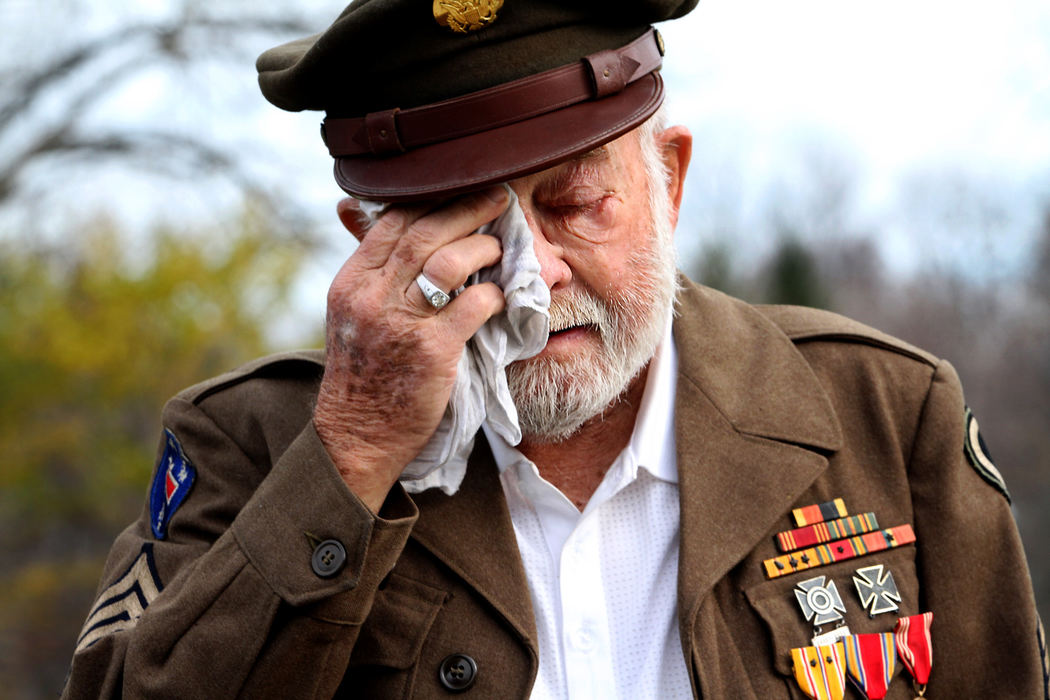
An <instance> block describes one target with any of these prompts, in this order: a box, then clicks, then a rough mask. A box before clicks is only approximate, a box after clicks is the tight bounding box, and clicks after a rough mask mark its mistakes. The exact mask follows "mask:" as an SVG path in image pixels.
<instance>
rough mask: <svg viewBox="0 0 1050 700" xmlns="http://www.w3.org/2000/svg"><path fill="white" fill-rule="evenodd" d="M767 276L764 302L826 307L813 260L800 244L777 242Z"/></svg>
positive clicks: (796, 242) (792, 241)
mask: <svg viewBox="0 0 1050 700" xmlns="http://www.w3.org/2000/svg"><path fill="white" fill-rule="evenodd" d="M767 274H768V286H767V291H766V301H767V302H769V303H771V304H797V305H799V306H812V307H816V308H827V307H828V303H829V298H828V294H827V292H826V291H825V290H824V285H823V284H822V282H821V279H820V271H819V270H818V267H817V259H816V257H815V256H814V255H813V253H811V252H810V250H809V249H808V248H807V247H806V246H805V244H803V243H802V242H801V241H798V240H797V239H795V238H785V239H783V240H781V241H780V244H779V246H778V247H777V250H776V252H775V253H774V255H773V259H772V261H771V262H770V264H769V271H768V273H767Z"/></svg>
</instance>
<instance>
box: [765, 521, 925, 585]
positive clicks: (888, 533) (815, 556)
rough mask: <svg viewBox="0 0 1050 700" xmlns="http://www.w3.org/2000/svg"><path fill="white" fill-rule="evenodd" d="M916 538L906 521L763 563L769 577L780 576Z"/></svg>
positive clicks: (890, 546)
mask: <svg viewBox="0 0 1050 700" xmlns="http://www.w3.org/2000/svg"><path fill="white" fill-rule="evenodd" d="M914 541H915V532H914V531H913V530H912V529H911V525H908V524H907V523H905V524H904V525H898V526H897V527H889V528H885V529H883V530H875V531H874V532H868V533H866V534H863V535H857V536H856V537H850V538H849V539H844V540H835V541H834V542H829V543H828V544H821V545H817V546H816V547H810V548H809V549H803V550H799V551H797V552H792V553H791V554H781V555H780V556H779V557H773V558H772V559H766V560H765V561H763V562H762V565H763V566H764V567H765V569H766V577H768V578H777V577H778V576H784V575H786V574H793V573H795V572H796V571H805V570H806V569H812V568H815V567H818V566H824V565H825V564H833V563H835V562H837V561H845V560H846V559H853V558H854V557H860V556H863V555H865V554H871V553H872V552H880V551H882V550H884V549H892V548H894V547H900V546H902V545H906V544H911V543H912V542H914Z"/></svg>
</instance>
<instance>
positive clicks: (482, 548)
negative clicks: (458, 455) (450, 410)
mask: <svg viewBox="0 0 1050 700" xmlns="http://www.w3.org/2000/svg"><path fill="white" fill-rule="evenodd" d="M412 498H413V500H415V501H416V503H417V504H418V506H419V520H418V521H417V522H416V524H415V527H413V529H412V537H413V538H414V539H415V540H417V541H418V542H419V543H420V544H422V545H423V546H424V547H426V548H427V549H428V550H430V552H431V553H432V554H433V555H434V556H436V557H437V558H438V559H440V560H441V561H442V562H444V563H445V564H446V565H447V566H448V567H449V568H450V569H452V570H453V571H455V572H456V573H457V574H458V575H459V576H460V577H462V578H463V580H464V581H465V582H466V583H468V584H469V585H470V586H472V587H473V588H474V589H475V590H477V591H478V593H480V594H481V595H482V596H484V597H485V598H486V599H487V600H488V601H489V602H490V603H491V604H492V606H493V607H494V608H495V609H496V610H497V611H498V612H499V613H500V614H501V615H502V616H503V617H504V618H505V619H506V620H507V622H508V623H510V625H511V626H512V627H513V628H514V629H515V630H516V631H517V633H518V634H519V635H520V637H521V638H522V641H523V642H524V643H525V644H527V645H529V646H530V647H532V648H533V651H534V652H535V651H536V641H535V640H536V623H535V620H534V618H533V613H532V603H531V598H530V596H529V586H528V582H527V580H526V578H525V569H524V567H523V565H522V563H521V556H520V555H519V554H518V544H517V539H516V537H515V535H514V528H513V526H512V525H511V521H510V513H509V511H508V510H507V503H506V499H504V497H503V487H502V485H501V484H500V481H499V470H498V469H497V467H496V463H495V461H494V460H493V458H492V451H491V450H490V449H489V446H488V443H487V442H486V441H485V436H484V434H483V433H481V432H480V431H479V432H478V434H477V437H476V438H475V445H474V451H473V453H472V454H471V456H470V461H469V465H468V467H467V473H466V476H465V477H464V479H463V483H462V484H461V485H460V488H459V491H458V492H457V493H456V495H455V496H454V497H451V496H446V495H445V494H444V492H442V491H441V490H440V489H428V490H426V491H424V492H422V493H419V494H416V495H413V496H412Z"/></svg>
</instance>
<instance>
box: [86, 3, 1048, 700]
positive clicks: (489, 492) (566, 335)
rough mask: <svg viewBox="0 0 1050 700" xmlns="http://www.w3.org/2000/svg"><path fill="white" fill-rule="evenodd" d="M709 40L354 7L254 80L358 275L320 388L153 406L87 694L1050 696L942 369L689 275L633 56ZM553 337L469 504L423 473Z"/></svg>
mask: <svg viewBox="0 0 1050 700" xmlns="http://www.w3.org/2000/svg"><path fill="white" fill-rule="evenodd" d="M692 4H693V2H690V1H689V0H685V1H684V2H681V1H676V0H652V1H650V2H646V3H643V2H639V3H632V4H628V3H623V4H617V5H609V4H595V3H588V2H584V1H583V0H577V1H575V2H561V3H553V2H552V3H546V2H535V1H533V0H530V1H529V2H528V3H526V2H522V0H507V3H506V4H505V5H502V3H499V2H491V1H482V0H478V1H475V2H451V1H449V2H444V1H442V0H439V1H438V2H435V3H434V4H433V6H432V7H431V5H430V4H429V3H421V2H409V1H408V0H371V1H367V0H366V1H364V2H361V1H358V2H355V3H354V4H352V5H351V6H350V7H348V8H347V9H346V10H345V11H344V13H343V14H342V15H341V16H340V18H339V19H338V20H337V21H336V22H335V23H334V24H333V25H332V27H330V28H329V29H328V30H327V31H326V32H325V33H324V34H322V35H319V36H317V37H311V38H309V39H306V40H303V41H300V42H293V43H292V44H289V45H285V46H282V47H278V48H277V49H274V50H273V51H271V52H268V53H267V54H264V55H263V56H262V57H261V58H260V61H259V69H260V81H261V84H262V87H263V91H264V93H265V94H266V96H267V97H268V98H269V99H270V100H271V101H273V102H274V103H275V104H277V105H278V106H281V107H284V108H288V109H304V108H306V109H323V110H325V111H327V113H328V118H327V119H326V121H325V126H324V137H325V141H326V143H327V145H328V147H329V149H330V151H331V152H332V154H333V155H334V156H335V158H336V178H337V180H338V182H339V184H340V185H341V186H342V187H343V188H344V189H345V190H346V191H348V192H349V193H351V194H353V195H355V197H356V198H357V199H355V200H345V201H344V202H342V203H341V204H340V205H339V215H340V217H341V219H342V221H343V223H344V224H345V225H346V226H347V228H349V229H350V230H351V231H352V232H353V233H354V235H355V236H356V237H357V238H358V240H359V241H360V245H359V246H358V248H357V250H356V251H355V252H354V254H353V255H352V256H351V257H350V258H349V260H347V262H346V264H345V265H344V266H343V268H342V269H341V270H340V272H339V273H338V275H337V276H336V279H335V281H334V282H333V283H332V286H331V290H330V292H329V297H328V335H327V343H326V349H325V352H324V354H323V355H321V354H320V353H296V354H285V355H281V356H278V357H272V358H267V359H264V360H260V361H258V362H255V363H253V364H250V365H248V366H246V367H243V368H241V369H239V370H237V371H235V372H232V373H230V374H228V375H224V376H222V377H218V378H216V379H214V380H211V381H209V382H205V383H203V384H201V385H198V386H196V387H193V388H191V389H189V390H187V391H185V392H183V393H182V394H180V395H179V396H178V397H176V398H175V399H173V400H172V401H171V402H170V403H169V405H168V406H167V408H166V409H165V412H164V418H163V420H164V435H163V438H162V441H161V458H160V461H159V464H158V467H157V470H156V473H155V476H154V482H153V487H152V490H151V494H150V503H149V506H148V508H147V509H146V510H145V511H144V513H143V515H142V517H141V518H140V520H139V521H138V522H136V523H134V524H133V525H132V526H130V527H129V528H128V529H127V530H126V531H125V532H124V533H123V534H121V535H120V537H119V538H118V539H117V542H116V544H115V546H114V548H113V552H112V554H111V556H110V559H109V562H108V563H107V566H106V572H105V573H104V575H103V580H102V584H101V590H100V594H99V597H98V601H97V602H96V604H95V606H94V607H93V609H92V611H91V612H90V615H89V617H88V620H87V622H86V624H85V626H84V631H83V632H82V635H81V638H80V640H79V641H78V645H77V651H76V654H75V656H74V660H73V666H72V671H71V675H70V678H69V680H68V682H67V687H66V696H67V697H99V696H104V697H111V696H117V695H121V694H123V695H126V696H128V697H148V698H154V697H178V698H189V697H208V698H219V697H235V696H236V697H250V698H257V697H279V698H299V697H302V698H328V697H333V696H339V697H353V698H395V697H396V698H406V697H413V698H417V697H418V698H430V697H447V696H449V695H450V694H453V693H464V694H469V695H473V696H474V697H481V698H530V697H531V698H576V699H578V698H613V697H619V698H686V697H700V696H704V697H709V698H719V697H726V698H763V699H766V698H792V697H796V698H797V697H803V694H804V695H808V696H811V697H819V698H825V697H832V698H841V697H843V696H844V693H854V692H856V693H858V695H857V696H858V697H870V698H881V697H890V698H905V697H909V698H910V697H912V696H913V694H914V693H916V692H917V693H918V694H919V695H922V694H924V693H926V692H927V689H928V692H929V695H930V697H934V698H941V697H943V698H948V697H954V698H959V697H989V696H1003V697H1011V698H1013V697H1017V698H1020V697H1025V698H1034V697H1042V694H1043V693H1044V692H1045V666H1044V663H1043V658H1042V655H1041V653H1040V651H1041V649H1040V645H1041V644H1042V631H1041V627H1040V624H1039V621H1038V616H1037V614H1036V610H1035V606H1034V601H1033V596H1032V591H1031V585H1030V582H1029V579H1028V573H1027V568H1026V565H1025V561H1024V555H1023V552H1022V551H1021V546H1020V542H1019V539H1018V536H1017V532H1016V529H1015V527H1014V524H1013V521H1012V518H1011V514H1010V510H1009V503H1008V498H1009V497H1008V494H1007V491H1006V488H1005V485H1004V484H1003V482H1002V480H1001V478H1000V477H999V475H998V472H997V471H996V470H995V467H994V466H993V465H992V463H991V461H990V460H989V459H988V457H987V454H986V452H985V450H984V448H983V443H982V442H981V441H980V439H979V434H978V432H977V426H976V421H975V420H974V419H973V417H972V415H970V414H969V412H968V411H967V409H966V407H965V405H964V403H963V398H962V392H961V389H960V387H959V383H958V380H957V378H956V376H955V373H954V372H953V370H952V369H951V367H950V366H949V365H948V364H947V363H945V362H943V361H940V360H938V359H936V358H934V357H931V356H930V355H929V354H927V353H925V352H923V351H921V350H918V349H916V348H913V347H911V346H908V345H906V344H904V343H902V342H900V341H898V340H895V339H893V338H890V337H888V336H885V335H883V334H881V333H878V332H877V331H874V330H871V329H869V328H866V327H864V326H862V325H860V324H857V323H855V322H852V321H849V320H846V319H843V318H841V317H837V316H834V315H832V314H829V313H825V312H819V311H814V310H807V309H798V308H780V307H770V308H756V307H752V306H749V305H747V304H744V303H742V302H739V301H736V300H733V299H730V298H727V297H725V296H723V295H720V294H718V293H716V292H713V291H711V290H706V289H703V288H700V287H697V286H695V285H693V284H692V283H690V282H688V281H686V280H684V279H681V278H678V277H676V273H675V266H674V256H673V252H672V251H673V247H672V244H671V234H672V231H673V229H674V226H675V223H676V221H677V215H678V207H679V203H680V201H681V197H682V184H683V179H684V177H685V174H686V169H687V166H688V165H689V160H690V148H691V138H690V135H689V133H688V132H687V131H686V130H685V129H684V128H682V127H670V128H667V127H666V126H665V125H664V124H663V123H662V117H661V115H660V113H659V112H658V108H659V106H660V103H661V100H662V96H663V88H662V83H661V80H660V77H659V73H658V68H659V65H660V57H661V56H662V53H663V45H662V42H661V41H660V39H659V36H658V35H657V34H656V33H655V32H654V31H653V30H652V29H651V28H649V26H648V25H649V24H650V23H651V22H655V21H660V20H664V19H669V18H672V17H675V16H680V15H682V14H684V13H685V12H687V11H688V10H689V9H691V6H692ZM501 5H502V7H501ZM502 183H507V184H509V187H506V186H503V184H502ZM359 200H360V203H359ZM493 222H495V223H493ZM515 222H516V223H515ZM475 232H477V233H475ZM521 235H524V236H526V240H527V241H528V244H527V245H525V246H524V249H519V248H520V246H519V248H515V246H517V244H518V243H520V242H521V240H522V239H521ZM508 236H517V237H516V238H511V237H508ZM530 264H534V267H532V268H530V267H529V265H530ZM494 265H502V266H503V268H504V269H505V270H509V272H511V273H513V274H515V275H517V274H519V273H520V274H521V276H522V277H524V278H526V281H525V282H524V283H523V284H524V286H525V287H527V286H528V285H529V284H533V285H534V287H533V288H534V289H535V288H538V289H540V291H541V293H540V294H539V295H537V297H536V298H535V299H533V301H532V302H529V303H526V304H524V305H521V304H520V303H519V302H518V301H516V300H514V299H512V298H511V297H512V295H511V286H512V285H511V284H510V283H505V284H497V283H495V282H493V281H491V278H490V279H489V281H484V280H485V279H486V278H484V277H482V278H480V279H478V278H476V277H475V274H476V273H479V271H484V270H485V269H488V268H491V267H492V266H494ZM530 270H531V273H530ZM530 274H531V281H530V279H528V278H529V276H530ZM471 279H474V280H475V281H474V283H468V281H470V280H471ZM503 279H504V280H506V279H508V278H503ZM453 290H459V291H458V293H456V292H454V291H453ZM548 301H549V308H548ZM515 305H517V306H515ZM512 307H514V308H516V309H517V311H519V312H522V313H525V314H526V316H521V315H520V314H519V315H514V316H512V315H511V314H510V313H509V312H510V310H511V308H512ZM537 314H538V315H539V316H540V317H541V318H543V320H544V322H547V319H548V317H549V335H548V334H547V326H544V327H543V332H542V335H541V337H540V339H539V344H538V345H537V346H536V348H535V349H536V350H538V352H537V354H535V355H534V356H529V357H523V358H522V359H517V360H516V361H514V362H510V363H509V367H507V368H506V375H505V376H506V388H507V390H508V392H509V394H510V396H511V397H512V405H511V406H510V408H508V409H507V410H508V411H509V413H510V414H511V415H512V418H514V419H516V420H513V419H512V420H511V421H510V422H511V423H512V424H513V425H512V426H511V428H510V432H509V433H508V431H507V430H501V429H497V428H496V427H494V419H493V415H492V414H493V411H494V410H496V409H495V408H494V406H495V404H493V403H491V402H489V400H488V399H487V398H485V399H483V400H482V402H481V405H482V406H483V407H484V408H485V410H487V411H488V412H489V415H488V419H487V420H486V421H485V423H484V425H482V426H481V428H480V430H475V428H476V427H477V426H471V427H470V428H469V430H467V432H468V433H469V434H468V435H467V438H468V441H467V445H468V449H469V445H470V444H473V451H472V452H470V455H469V460H466V461H465V467H466V468H465V470H462V469H461V470H459V471H457V470H456V469H455V468H454V465H455V462H456V459H455V455H452V456H451V457H448V456H447V455H446V457H445V458H441V459H437V460H435V461H434V463H432V464H430V466H429V467H427V469H425V470H423V471H422V472H419V473H415V472H413V471H412V469H413V466H412V465H414V464H416V463H417V462H418V461H419V459H420V455H421V454H424V453H426V452H427V450H428V449H429V447H430V446H431V445H432V444H433V442H434V441H435V439H436V438H438V437H439V435H441V434H443V433H442V431H443V428H442V426H443V425H444V423H443V421H445V420H446V419H447V417H448V416H449V415H450V413H449V412H450V411H453V410H454V408H455V405H456V403H457V389H456V387H457V386H458V384H457V383H458V382H461V381H463V380H464V379H465V377H466V376H467V374H469V375H470V376H471V377H472V379H471V381H475V380H476V381H483V377H482V376H481V375H485V376H488V377H489V378H490V379H491V377H492V376H494V377H495V380H496V381H495V384H496V386H497V388H498V387H499V386H501V385H500V379H501V378H502V377H503V376H504V375H503V370H502V367H498V368H497V369H498V371H497V372H495V373H492V372H488V373H486V371H485V362H486V361H487V360H484V359H483V358H485V357H490V356H491V355H492V353H493V352H494V350H493V347H495V348H496V351H497V352H496V354H499V353H498V351H500V349H501V348H504V346H505V345H506V344H507V342H508V338H513V337H514V333H516V332H517V331H518V330H520V328H519V326H521V325H522V324H521V323H519V322H517V321H514V320H513V319H519V320H520V319H521V318H526V317H527V318H533V319H534V318H536V315H537ZM508 319H510V320H508ZM491 324H496V325H497V326H498V329H497V332H495V333H494V334H493V335H492V336H491V338H495V339H496V340H495V341H493V342H489V343H487V344H486V342H481V341H479V340H478V339H479V338H480V336H481V331H482V329H483V328H487V327H490V326H491ZM491 338H490V339H491ZM472 339H473V340H472ZM465 350H466V352H465ZM524 354H528V353H524ZM470 358H473V360H471V359H470ZM478 358H482V359H480V360H479V359H478ZM511 359H514V358H511ZM471 362H473V364H471ZM479 368H480V369H479ZM468 370H469V372H468ZM475 372H476V374H477V375H478V376H477V377H475V376H474V374H473V373H475ZM468 384H469V382H468ZM497 393H498V392H497ZM467 396H468V399H469V397H470V396H474V397H475V401H474V405H473V408H475V409H476V408H477V405H478V403H477V400H476V399H477V396H478V394H476V393H475V394H470V393H469V392H468V393H467ZM450 401H451V404H452V407H451V408H450ZM467 403H468V404H470V401H469V400H468V401H467ZM497 403H498V401H497ZM471 407H472V406H470V405H467V406H466V409H468V412H469V409H470V408H471ZM515 414H516V415H515ZM515 430H517V431H520V432H518V433H516V434H515V437H516V436H517V435H520V441H517V444H511V443H512V442H514V441H516V440H511V439H508V437H507V436H508V434H511V433H514V431H515ZM455 432H456V429H455V428H453V430H452V431H451V433H450V436H451V438H455ZM460 432H462V430H461V431H460ZM475 433H476V434H475ZM459 437H460V438H462V437H463V436H462V435H460V436H459ZM851 683H852V685H853V686H855V687H854V689H853V690H847V689H846V686H847V685H848V684H851Z"/></svg>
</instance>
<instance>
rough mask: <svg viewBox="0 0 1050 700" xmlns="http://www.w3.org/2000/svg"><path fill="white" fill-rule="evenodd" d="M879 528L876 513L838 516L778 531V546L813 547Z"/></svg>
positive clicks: (782, 549)
mask: <svg viewBox="0 0 1050 700" xmlns="http://www.w3.org/2000/svg"><path fill="white" fill-rule="evenodd" d="M878 529H879V521H878V520H876V519H875V514H874V513H863V514H861V515H849V516H846V517H845V518H836V519H835V520H828V521H827V522H823V523H815V524H813V525H806V526H805V527H797V528H795V529H794V530H785V531H784V532H778V533H777V546H778V547H779V548H780V551H781V552H790V551H792V550H795V549H801V548H803V547H812V546H813V545H815V544H820V543H821V542H830V541H831V540H837V539H841V538H843V537H850V536H852V535H860V534H863V533H865V532H871V531H872V530H878Z"/></svg>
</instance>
